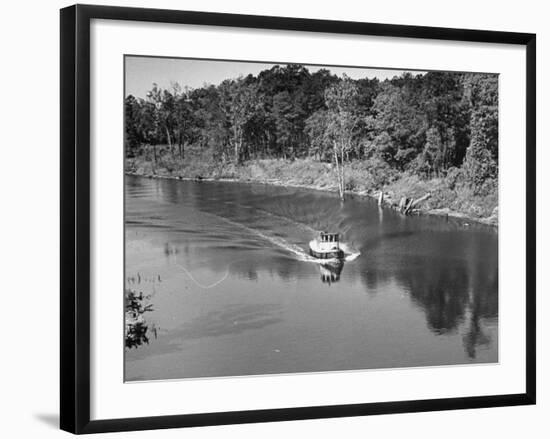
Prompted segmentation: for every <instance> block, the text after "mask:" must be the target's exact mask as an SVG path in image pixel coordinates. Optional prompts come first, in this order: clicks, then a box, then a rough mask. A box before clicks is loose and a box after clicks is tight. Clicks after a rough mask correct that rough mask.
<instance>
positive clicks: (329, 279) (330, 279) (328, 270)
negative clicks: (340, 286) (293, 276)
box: [319, 261, 344, 285]
mask: <svg viewBox="0 0 550 439" xmlns="http://www.w3.org/2000/svg"><path fill="white" fill-rule="evenodd" d="M343 268H344V261H337V262H334V263H331V264H319V271H320V272H321V282H323V283H326V284H329V285H330V284H332V283H334V282H338V281H339V280H340V273H342V269H343Z"/></svg>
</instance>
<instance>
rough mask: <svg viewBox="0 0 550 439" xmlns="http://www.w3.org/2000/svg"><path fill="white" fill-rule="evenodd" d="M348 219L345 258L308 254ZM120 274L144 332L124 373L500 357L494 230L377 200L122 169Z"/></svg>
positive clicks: (267, 370) (333, 367)
mask: <svg viewBox="0 0 550 439" xmlns="http://www.w3.org/2000/svg"><path fill="white" fill-rule="evenodd" d="M319 230H326V231H330V232H339V233H340V234H341V240H342V242H343V243H344V245H345V247H346V251H347V252H348V258H347V260H346V261H345V262H344V263H343V264H339V265H335V264H332V265H327V266H323V265H321V264H319V263H318V261H316V260H314V259H313V258H311V257H309V255H308V253H307V248H308V242H309V241H310V240H311V239H312V238H313V237H314V236H315V234H316V232H317V231H319ZM125 239H126V244H125V282H126V288H128V289H131V290H133V291H135V292H136V293H140V292H141V293H143V295H144V296H145V303H146V304H148V305H150V307H151V309H152V310H151V311H148V312H145V313H144V314H143V318H144V319H145V324H146V326H147V334H148V335H147V341H148V343H145V342H144V343H141V344H139V345H136V346H134V347H131V348H127V349H126V350H125V379H126V380H127V381H136V380H157V379H177V378H198V377H219V376H240V375H258V374H274V373H300V372H323V371H337V370H354V369H373V368H388V367H391V368H395V367H417V366H443V365H454V364H470V363H489V362H497V361H498V232H497V230H496V229H495V228H491V227H487V226H482V225H475V224H467V223H466V224H465V223H464V222H459V221H454V220H448V221H447V220H445V219H442V218H435V217H426V216H419V217H404V216H402V215H400V214H398V213H396V212H394V211H393V210H390V209H385V208H383V209H382V208H379V207H378V206H377V204H376V202H375V201H373V200H370V199H365V198H362V197H349V198H348V199H347V200H346V202H345V203H341V202H340V200H339V199H338V197H337V196H336V195H335V194H332V193H326V192H321V191H314V190H306V189H296V188H284V187H274V186H268V185H260V184H248V183H232V182H192V181H178V180H166V179H148V178H143V177H134V176H127V177H126V183H125Z"/></svg>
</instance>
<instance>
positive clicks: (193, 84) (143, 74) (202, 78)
mask: <svg viewBox="0 0 550 439" xmlns="http://www.w3.org/2000/svg"><path fill="white" fill-rule="evenodd" d="M125 60H126V96H128V95H134V96H135V97H140V98H145V95H146V93H147V91H149V90H151V88H152V84H153V83H156V84H158V86H159V87H161V88H169V87H170V86H171V84H172V83H174V82H177V83H179V85H180V86H182V87H189V88H198V87H202V86H203V85H204V84H213V85H218V84H219V83H220V82H222V81H223V80H224V79H234V78H238V77H239V76H241V75H242V76H246V75H248V74H249V73H252V74H253V75H257V74H258V73H259V72H261V71H262V70H266V69H270V68H271V67H273V66H274V65H276V64H264V63H256V62H238V61H211V60H198V59H183V58H157V57H137V56H127V57H126V59H125ZM281 65H284V64H281ZM307 68H308V70H309V71H310V72H315V71H317V70H319V69H321V68H326V69H328V70H330V71H331V72H332V73H333V74H336V75H338V76H342V75H343V74H344V73H345V74H346V75H348V76H349V77H350V78H353V79H360V78H371V79H372V78H378V79H380V80H384V79H386V78H390V79H391V78H393V77H394V76H399V75H401V74H402V73H404V72H405V70H392V69H383V70H381V69H368V68H357V67H323V66H307ZM411 73H413V74H418V73H424V72H418V71H413V72H411Z"/></svg>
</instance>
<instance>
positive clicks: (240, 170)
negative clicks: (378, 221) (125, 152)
mask: <svg viewBox="0 0 550 439" xmlns="http://www.w3.org/2000/svg"><path fill="white" fill-rule="evenodd" d="M159 157H160V158H157V162H156V164H154V161H153V160H151V159H150V158H149V157H146V156H144V155H143V156H137V157H134V158H129V159H127V160H126V172H128V173H130V174H136V175H144V176H151V177H153V176H158V177H170V178H186V179H187V178H202V179H228V180H235V181H249V182H258V183H265V184H273V185H280V186H298V187H306V188H311V189H318V190H326V191H337V185H336V172H335V170H334V169H333V166H332V165H331V164H330V163H321V162H318V161H314V160H311V159H299V160H293V161H289V160H283V159H265V160H250V161H247V162H245V163H243V164H242V165H235V164H233V163H226V164H222V163H219V162H216V161H213V160H211V159H210V158H209V156H208V155H207V154H204V155H201V154H198V153H193V152H188V153H187V154H186V157H185V159H184V160H182V159H180V158H179V157H177V156H172V155H171V154H163V155H159ZM346 189H347V191H348V192H351V193H354V194H359V195H364V196H371V197H378V194H379V193H380V191H383V193H384V204H385V205H387V206H390V207H393V208H397V206H398V205H399V201H400V200H401V198H402V197H407V198H413V199H417V198H420V197H422V196H424V195H426V194H428V193H429V194H430V197H429V198H428V199H427V200H425V201H423V202H422V203H421V204H419V205H418V206H416V209H415V210H414V213H420V214H433V215H449V216H453V217H462V218H464V219H470V220H474V221H479V222H483V223H485V224H491V225H496V224H497V222H498V208H497V206H498V192H497V190H496V188H495V189H494V190H493V191H489V192H488V193H487V194H485V195H476V194H474V193H473V191H472V190H471V189H470V188H468V187H467V186H466V185H461V184H460V183H457V182H456V179H455V178H453V177H452V176H447V177H446V178H434V179H431V180H422V179H420V178H419V177H418V176H415V175H410V174H408V173H396V172H393V173H392V172H390V171H388V170H387V169H385V168H383V167H381V166H380V164H379V163H370V162H365V161H355V162H351V163H349V164H347V165H346Z"/></svg>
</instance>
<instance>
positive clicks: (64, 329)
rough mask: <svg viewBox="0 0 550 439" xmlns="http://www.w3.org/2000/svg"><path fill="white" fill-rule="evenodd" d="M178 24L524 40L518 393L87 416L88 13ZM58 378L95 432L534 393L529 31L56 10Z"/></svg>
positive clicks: (64, 408) (437, 406)
mask: <svg viewBox="0 0 550 439" xmlns="http://www.w3.org/2000/svg"><path fill="white" fill-rule="evenodd" d="M92 19H105V20H132V21H142V22H158V23H181V24H194V25H207V26H229V27H241V28H255V29H276V30H292V31H305V32H325V33H335V34H357V35H372V36H384V37H406V38H420V39H438V40H453V41H465V42H483V43H504V44H513V45H521V46H525V47H526V59H527V62H526V66H525V68H526V83H527V89H526V96H527V101H526V110H527V111H526V134H525V135H526V147H527V151H526V154H527V170H526V171H527V174H526V175H527V182H526V184H527V193H526V206H527V209H526V220H527V222H526V224H527V227H526V231H525V233H526V243H527V248H526V255H527V257H526V261H525V263H526V275H527V284H526V292H527V297H526V322H527V327H526V357H525V365H526V376H525V388H526V391H525V393H518V394H507V395H494V396H480V397H479V396H476V397H460V398H446V399H429V400H415V401H395V402H383V403H365V404H346V405H332V406H315V407H299V408H283V409H270V410H252V411H238V412H223V413H201V414H182V415H174V416H155V417H141V418H127V419H105V420H90V394H91V392H90V359H91V358H90V213H91V209H90V21H91V20H92ZM60 23H61V32H60V34H61V41H60V48H61V63H60V71H61V73H60V81H61V82H60V88H61V96H60V102H61V114H60V123H61V126H60V130H61V157H60V162H61V163H60V165H61V212H60V213H61V222H60V226H61V231H60V233H61V243H60V245H61V273H60V276H61V294H60V295H61V322H60V323H61V350H60V361H61V371H60V372H61V375H60V379H61V387H60V401H61V404H60V412H61V413H60V426H61V428H62V429H63V430H66V431H69V432H72V433H77V434H80V433H99V432H114V431H128V430H145V429H159V428H173V427H192V426H206V425H219V424H240V423H252V422H272V421H286V420H303V419H314V418H325V417H346V416H364V415H374V414H387V413H404V412H426V411H437V410H451V409H471V408H481V407H497V406H514V405H528V404H535V401H536V350H535V346H536V339H535V337H536V332H535V328H536V320H535V318H536V316H535V263H536V261H535V257H536V244H535V242H536V236H535V233H536V232H535V225H536V224H535V221H536V220H535V216H536V205H535V199H536V187H535V181H536V176H535V154H536V153H535V139H536V114H535V111H536V88H535V87H536V76H535V75H536V36H535V35H534V34H530V33H513V32H495V31H482V30H465V29H447V28H436V27H421V26H402V25H387V24H375V23H359V22H344V21H329V20H311V19H303V18H287V17H284V18H283V17H266V16H252V15H233V14H221V13H206V12H194V11H176V10H159V9H141V8H126V7H107V6H89V5H74V6H70V7H67V8H64V9H62V10H61V21H60Z"/></svg>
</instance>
